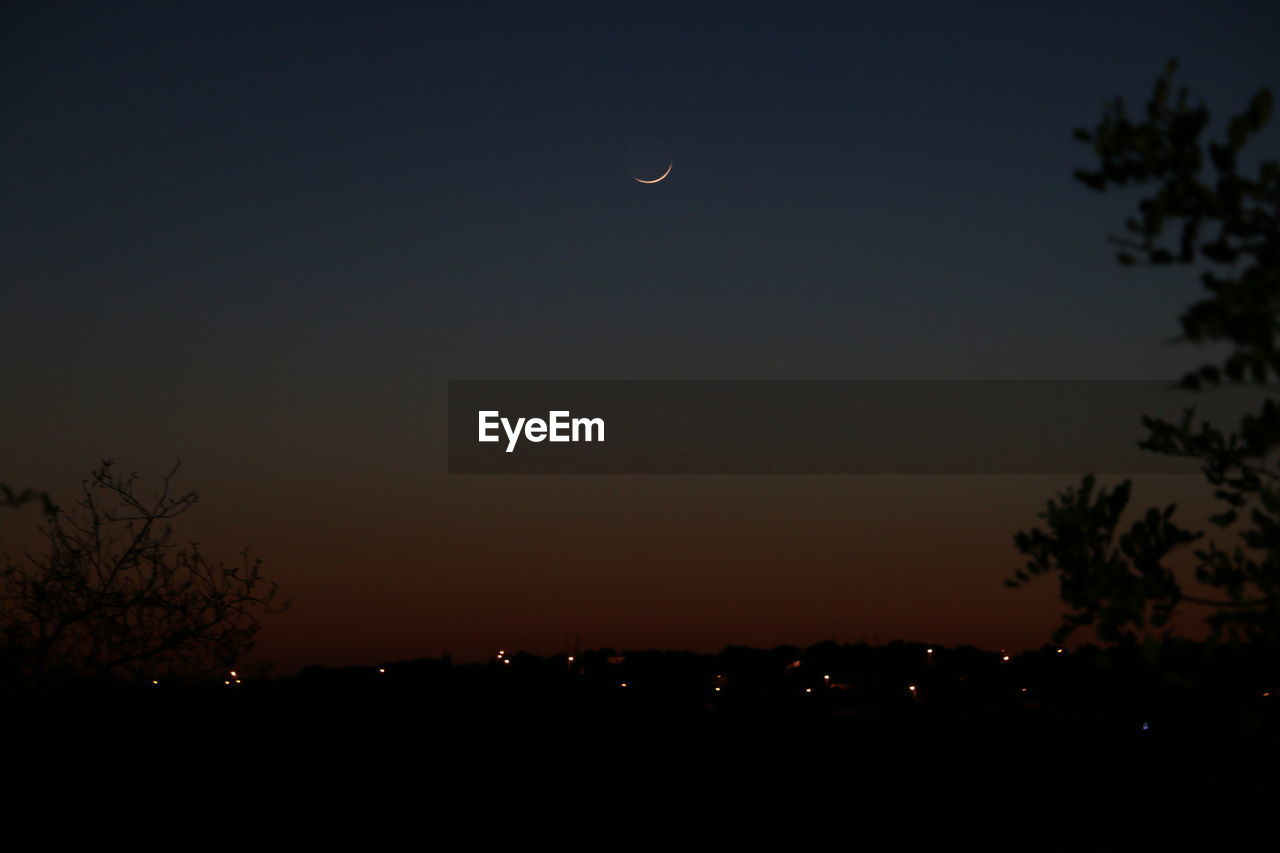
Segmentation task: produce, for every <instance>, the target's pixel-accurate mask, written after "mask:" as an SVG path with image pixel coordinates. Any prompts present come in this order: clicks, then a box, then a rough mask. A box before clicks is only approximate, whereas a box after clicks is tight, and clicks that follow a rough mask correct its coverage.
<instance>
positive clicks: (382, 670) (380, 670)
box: [378, 667, 386, 673]
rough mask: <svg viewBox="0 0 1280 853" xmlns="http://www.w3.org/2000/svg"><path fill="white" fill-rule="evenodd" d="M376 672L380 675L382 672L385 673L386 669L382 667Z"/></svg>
mask: <svg viewBox="0 0 1280 853" xmlns="http://www.w3.org/2000/svg"><path fill="white" fill-rule="evenodd" d="M378 672H380V673H382V672H386V669H384V668H383V667H378Z"/></svg>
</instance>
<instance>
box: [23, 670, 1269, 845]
mask: <svg viewBox="0 0 1280 853" xmlns="http://www.w3.org/2000/svg"><path fill="white" fill-rule="evenodd" d="M847 650H848V647H846V651H847ZM811 653H812V650H810V651H809V652H806V653H805V655H806V663H805V665H804V667H801V668H796V669H794V670H791V671H785V672H783V668H782V667H775V666H772V665H771V662H776V661H777V660H779V659H781V657H785V656H786V654H782V653H778V652H777V650H775V652H770V653H766V652H751V651H749V650H740V653H739V656H738V659H735V658H734V657H733V656H732V655H731V654H730V652H728V651H727V652H725V653H724V654H722V655H720V656H719V657H713V656H690V655H670V654H662V653H650V654H648V655H647V656H646V655H634V654H632V655H628V656H627V660H626V662H625V663H623V664H604V663H603V660H604V658H603V657H600V658H598V659H594V660H592V661H591V662H590V663H589V664H588V667H587V670H588V671H587V672H586V673H585V674H580V673H574V672H570V671H569V670H568V667H567V666H566V665H565V663H564V660H563V658H561V659H558V660H553V659H547V660H541V659H534V658H527V657H517V659H516V660H514V661H513V663H512V664H508V665H506V666H500V665H490V666H487V667H485V666H481V667H453V668H444V667H442V666H436V665H434V664H433V663H432V662H420V663H418V664H402V665H389V666H388V672H387V673H385V674H379V673H377V671H376V669H365V670H356V669H352V670H310V671H306V672H304V673H303V674H302V675H301V676H299V677H295V678H290V679H274V680H268V681H256V682H255V681H251V680H247V681H246V682H245V683H244V684H242V685H241V686H240V687H237V688H232V689H225V688H221V687H217V688H215V687H212V686H207V687H201V686H193V687H186V688H181V687H176V686H165V685H161V687H159V688H142V687H122V688H103V687H94V688H80V689H75V690H72V689H65V688H64V689H60V690H54V691H49V692H46V693H45V694H44V695H42V696H39V697H32V696H31V695H29V694H28V693H22V692H18V691H16V690H15V691H10V692H9V693H6V694H3V700H2V701H3V706H2V714H3V718H4V732H5V734H4V741H3V744H4V745H3V754H2V756H0V758H2V760H3V768H4V773H3V804H4V805H3V808H4V809H5V810H6V811H7V812H8V814H6V815H5V820H4V834H5V835H6V836H7V838H8V840H9V841H11V842H16V843H14V844H13V845H12V846H10V845H5V846H6V848H7V849H13V850H41V849H48V850H54V849H81V848H84V847H86V846H88V845H92V846H95V847H96V846H100V845H102V844H104V843H105V842H106V841H107V840H108V839H109V838H112V837H120V838H122V839H124V840H126V841H129V842H130V843H131V846H142V847H155V848H158V849H175V850H182V849H192V848H195V847H204V846H211V845H217V846H226V845H227V844H232V845H242V844H248V845H250V846H256V845H257V844H258V843H266V844H269V845H271V846H290V847H292V846H298V847H315V846H317V845H324V844H327V843H330V842H334V841H342V842H344V843H346V844H348V845H350V844H351V843H353V842H355V843H358V844H359V845H360V849H364V848H366V847H369V846H374V847H380V846H384V845H383V844H382V842H388V843H396V844H397V845H402V844H405V843H408V844H411V845H413V846H415V847H430V846H439V847H442V848H444V849H456V848H459V847H465V848H467V849H477V850H486V849H523V848H527V847H535V846H538V847H541V846H543V845H544V844H550V845H552V846H553V847H554V848H556V849H581V850H609V849H655V850H656V849H661V850H668V849H677V850H679V849H728V848H738V847H745V848H747V849H767V850H806V849H837V848H848V849H853V848H857V849H914V848H916V847H918V846H921V845H926V844H927V845H931V846H932V845H933V844H937V843H943V844H948V845H957V846H963V847H964V848H966V849H1018V850H1072V851H1075V850H1154V849H1160V848H1161V847H1164V848H1165V849H1197V848H1201V847H1203V848H1205V849H1210V850H1236V849H1241V850H1243V849H1252V850H1257V849H1276V848H1277V844H1280V828H1278V827H1280V821H1277V817H1280V799H1278V798H1277V794H1280V786H1277V784H1276V780H1277V776H1276V769H1277V759H1280V736H1278V733H1280V726H1278V725H1277V723H1280V696H1277V697H1266V696H1263V695H1262V693H1263V692H1264V691H1262V690H1260V689H1258V688H1257V686H1256V685H1245V684H1243V683H1242V681H1241V678H1240V673H1239V672H1238V671H1236V670H1234V669H1232V668H1231V667H1227V668H1226V669H1227V670H1229V672H1227V673H1226V674H1224V676H1223V677H1222V678H1213V677H1205V678H1202V679H1200V680H1197V679H1195V678H1187V677H1184V676H1179V677H1177V678H1173V679H1170V678H1168V677H1166V676H1163V675H1161V676H1158V677H1157V676H1154V675H1152V674H1150V673H1148V674H1147V675H1145V676H1144V675H1141V674H1139V673H1138V672H1137V671H1136V670H1135V669H1134V668H1133V667H1132V666H1127V665H1122V666H1116V665H1114V662H1112V663H1110V664H1106V665H1102V666H1100V665H1099V663H1098V660H1096V659H1095V660H1091V661H1088V662H1081V660H1080V658H1082V657H1083V656H1082V655H1079V654H1077V655H1076V656H1075V657H1076V660H1075V661H1070V662H1069V661H1054V660H1051V659H1050V658H1051V656H1050V655H1049V653H1048V652H1046V653H1045V654H1044V655H1040V656H1028V657H1025V658H1019V659H1017V660H1016V661H1013V662H1011V663H1010V664H1009V665H1007V666H1004V667H1000V666H998V665H993V664H992V663H991V659H990V658H972V659H970V660H968V661H965V660H961V659H960V658H961V656H960V653H958V652H957V653H949V654H950V656H951V660H949V661H948V660H947V659H946V658H945V655H944V656H943V657H944V659H943V660H942V661H940V662H938V665H937V666H932V665H930V666H915V665H914V664H912V663H911V661H912V660H913V659H914V657H916V656H918V654H919V651H918V650H917V649H915V647H906V646H903V647H900V648H899V649H898V651H897V653H896V655H897V659H896V661H895V660H893V659H890V658H893V654H891V653H890V652H889V651H886V650H880V651H867V652H864V656H865V655H880V656H881V657H882V660H881V661H880V663H879V665H869V664H867V662H866V661H863V665H862V666H861V668H859V667H857V666H854V665H852V664H850V663H849V662H848V661H845V664H846V666H845V671H844V672H842V671H841V670H840V669H839V668H838V667H832V669H834V670H835V672H836V675H835V676H834V678H833V679H831V680H827V679H823V678H822V677H821V675H820V672H821V671H822V670H823V669H824V667H821V666H815V665H812V663H811V661H810V658H812V657H814V656H813V655H812V654H811ZM726 655H728V657H726ZM753 656H754V657H753ZM770 656H772V657H770ZM904 660H906V661H907V664H908V665H904V664H903V661H904ZM828 662H830V663H836V664H839V663H840V662H839V661H828ZM726 670H727V673H726ZM906 670H910V671H906ZM709 671H710V672H711V675H710V678H708V672H709ZM851 674H857V675H858V677H857V678H854V677H852V675H851ZM1202 674H1203V673H1202ZM716 676H720V678H719V679H717V678H716ZM904 676H905V677H904ZM624 680H625V681H626V683H627V685H628V686H627V687H625V688H623V687H620V686H619V685H620V684H621V683H622V682H623V681H624ZM1170 681H1172V684H1173V686H1169V682H1170ZM831 683H834V684H836V685H837V686H836V687H832V686H829V685H830V684H831ZM908 683H910V684H916V685H917V692H916V695H917V697H918V698H912V694H911V693H910V691H909V690H907V689H903V685H904V684H908ZM715 684H720V685H722V689H721V690H720V691H719V692H717V691H715V689H714V686H713V685H715ZM1026 685H1030V686H1029V687H1028V688H1027V691H1026V692H1025V693H1024V692H1023V691H1022V688H1023V686H1026ZM806 687H807V688H808V689H812V690H813V691H814V692H812V693H806V692H805V689H806ZM1143 723H1146V729H1145V730H1144V728H1143ZM405 833H407V835H406V834H405ZM406 839H407V841H406ZM68 845H70V846H68Z"/></svg>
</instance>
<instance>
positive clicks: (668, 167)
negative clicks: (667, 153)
mask: <svg viewBox="0 0 1280 853" xmlns="http://www.w3.org/2000/svg"><path fill="white" fill-rule="evenodd" d="M675 164H676V161H674V160H672V161H670V162H668V163H667V171H665V172H663V173H662V174H661V175H659V176H658V177H656V178H654V179H653V180H652V181H646V180H645V179H644V178H637V177H636V176H635V175H632V176H631V177H632V178H633V179H635V180H637V181H639V182H640V183H642V184H656V183H657V182H658V181H660V180H662V179H663V178H665V177H666V176H667V175H670V174H671V167H672V166H674V165H675Z"/></svg>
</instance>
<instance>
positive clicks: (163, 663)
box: [0, 461, 287, 685]
mask: <svg viewBox="0 0 1280 853" xmlns="http://www.w3.org/2000/svg"><path fill="white" fill-rule="evenodd" d="M176 472H177V466H176V465H175V466H174V468H173V470H171V471H170V472H169V473H168V474H167V475H165V477H164V478H163V481H162V485H161V488H160V491H159V494H157V495H156V496H155V497H154V498H151V499H144V498H142V497H139V495H138V492H137V489H136V484H137V477H136V475H133V474H131V475H129V476H127V477H121V476H118V475H117V474H116V473H115V471H114V470H113V467H112V463H111V462H110V461H104V462H103V463H102V464H101V465H100V466H99V467H98V468H97V469H96V470H95V471H94V472H93V473H92V475H91V477H90V478H89V479H88V480H86V481H84V482H83V483H82V484H81V486H82V494H81V497H80V499H79V500H78V501H77V502H76V504H75V506H74V507H73V508H72V509H71V510H70V511H64V510H62V509H60V508H56V507H54V508H53V511H52V513H51V515H50V517H49V520H48V522H47V523H45V524H44V525H42V527H41V532H42V534H43V535H44V539H45V542H46V546H45V547H44V548H43V549H42V550H41V552H40V553H38V554H32V553H27V554H25V555H24V557H23V558H22V559H19V560H15V559H13V558H11V557H9V556H5V557H4V558H3V562H2V563H0V625H2V626H3V629H4V642H5V643H6V645H7V648H6V655H5V657H6V659H7V660H9V661H11V662H12V664H11V665H14V666H16V667H17V669H18V670H19V672H20V675H21V676H22V677H23V678H24V679H25V680H28V681H30V682H31V683H34V684H36V685H40V684H42V683H43V682H45V681H48V680H50V679H54V678H63V677H90V678H135V679H137V678H146V679H162V678H194V677H202V676H208V675H211V674H213V673H215V672H217V671H219V670H221V669H223V668H225V667H228V666H230V665H232V664H234V663H236V661H237V660H238V659H240V658H241V657H242V656H243V655H244V654H245V653H246V652H248V651H249V649H250V648H251V647H252V645H253V639H254V635H255V634H256V633H257V631H258V628H259V622H258V618H257V617H258V616H259V615H261V614H263V613H272V612H278V611H279V610H282V609H283V608H284V607H286V606H287V602H283V603H277V600H276V599H277V589H276V585H275V584H274V583H270V582H268V581H266V580H265V579H264V578H263V575H262V571H261V561H260V560H252V561H251V560H250V559H249V556H248V553H247V552H242V553H241V555H240V559H239V560H238V561H237V562H235V563H231V564H226V563H222V562H214V561H210V560H209V559H207V558H206V557H205V555H204V554H203V553H202V552H201V551H200V549H199V546H198V545H197V544H196V543H194V542H192V543H190V544H188V545H186V546H180V545H178V544H176V543H175V541H174V536H173V528H172V525H171V523H170V522H171V520H172V519H174V518H176V517H177V516H179V515H182V514H183V513H184V512H186V511H187V510H188V509H190V508H191V506H192V505H193V504H194V503H195V502H196V500H197V496H196V493H195V492H185V493H183V494H178V495H173V494H171V481H172V478H173V476H174V474H175V473H176Z"/></svg>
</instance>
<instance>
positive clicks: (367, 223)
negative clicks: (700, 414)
mask: <svg viewBox="0 0 1280 853" xmlns="http://www.w3.org/2000/svg"><path fill="white" fill-rule="evenodd" d="M1118 5H1123V8H1117V6H1118ZM439 6H440V4H404V5H401V4H381V3H371V4H356V3H284V2H271V3H218V4H201V5H199V6H193V5H189V4H167V3H111V4H102V3H87V2H86V3H63V2H43V3H35V2H16V3H8V4H5V5H4V6H3V7H0V99H2V103H3V114H4V117H5V118H4V124H3V127H4V133H3V134H2V135H0V294H2V296H3V302H2V303H0V334H2V335H3V340H4V342H5V349H6V352H7V353H8V355H7V356H6V358H5V359H4V362H3V364H2V365H0V388H2V389H3V407H4V408H3V414H4V417H3V421H2V424H0V481H4V482H11V483H13V484H15V485H18V486H28V485H30V486H38V487H42V488H45V489H48V490H50V491H52V492H54V494H55V496H64V497H65V496H67V495H68V494H70V493H71V490H72V489H73V488H74V484H75V482H76V481H77V480H78V478H79V477H81V476H83V475H84V474H86V473H87V472H88V471H89V470H90V469H91V468H92V467H93V465H94V464H95V463H96V461H97V460H98V459H100V458H102V457H114V458H116V459H117V460H119V461H120V463H121V465H123V466H125V467H128V468H134V469H137V470H139V471H140V472H142V473H144V474H147V475H151V476H153V477H154V476H156V475H158V474H159V473H160V472H161V471H162V470H164V469H165V468H167V467H168V465H170V464H171V463H172V461H173V460H175V459H181V460H182V461H183V464H184V467H183V475H182V480H181V482H182V483H183V484H184V485H187V486H190V487H194V488H196V489H198V490H199V491H200V493H201V498H202V501H201V503H200V505H199V506H198V507H197V509H196V510H195V511H194V513H193V514H192V515H191V516H190V517H189V520H190V522H191V531H190V532H191V535H193V536H198V538H199V539H200V541H201V542H202V543H204V544H205V545H206V547H209V548H211V549H213V548H217V549H219V550H220V551H222V552H223V553H225V554H226V555H227V556H228V557H230V556H231V555H232V554H233V553H234V552H235V550H237V549H238V548H239V547H240V546H242V545H246V544H247V545H250V546H251V547H252V548H253V550H254V551H255V553H258V554H260V555H261V556H263V557H264V558H265V559H266V565H267V568H268V569H269V570H270V571H271V572H272V574H273V576H274V577H276V578H277V579H278V580H279V581H280V582H281V584H282V586H283V587H284V588H285V591H286V592H287V593H288V594H289V595H292V596H293V597H294V598H295V599H296V603H295V605H294V608H293V609H292V610H291V611H290V612H289V613H288V614H286V615H284V616H280V617H275V618H273V619H272V621H271V622H270V623H269V624H268V627H267V628H266V630H265V631H264V632H263V634H262V637H261V642H260V651H259V656H261V657H265V658H270V659H274V660H277V661H280V662H281V663H282V665H284V666H285V667H293V666H297V665H299V664H307V663H313V662H322V663H334V664H339V663H354V662H366V663H373V662H376V661H377V660H382V659H387V658H399V657H415V656H419V655H435V654H438V653H439V651H440V650H441V649H444V648H447V649H449V650H450V651H452V652H453V653H454V655H455V657H457V658H461V659H471V658H478V657H481V656H483V655H485V654H488V653H490V652H492V651H493V650H495V649H496V648H498V647H502V648H507V649H511V648H526V649H529V650H531V651H535V652H540V653H550V652H555V651H559V650H561V649H562V648H563V647H564V645H565V642H566V637H568V638H572V637H574V636H575V635H580V636H581V638H582V642H583V643H584V645H588V646H601V645H613V646H617V647H627V646H631V647H649V646H657V647H678V648H686V647H688V648H697V649H705V650H714V649H717V648H719V647H721V646H723V645H725V644H727V643H750V644H755V645H773V644H776V643H783V642H791V643H797V644H802V643H807V642H812V641H815V640H818V639H823V638H826V637H829V636H833V635H834V636H836V637H837V639H841V640H854V639H858V638H860V637H865V638H868V639H872V638H874V637H877V636H878V637H880V638H881V639H883V640H889V639H892V638H894V637H905V638H910V639H920V640H926V641H933V642H945V643H958V642H973V643H978V644H981V645H986V646H990V647H1010V648H1014V647H1024V646H1032V645H1037V644H1039V643H1040V642H1042V641H1043V640H1044V639H1045V638H1046V637H1047V635H1048V633H1049V631H1050V630H1051V629H1052V628H1053V627H1054V625H1055V623H1056V607H1055V600H1054V589H1053V587H1052V585H1051V583H1050V582H1048V581H1045V582H1043V585H1042V586H1041V587H1040V588H1038V589H1032V590H1027V591H1019V592H1014V591H1009V590H1005V589H1003V588H1002V587H1001V585H1000V582H1001V580H1002V579H1003V578H1004V577H1006V576H1007V575H1008V574H1009V572H1010V571H1011V570H1012V569H1013V568H1014V567H1015V566H1016V565H1018V563H1019V560H1018V556H1017V554H1016V553H1015V552H1014V550H1013V548H1012V545H1011V541H1010V540H1011V536H1012V534H1013V532H1014V531H1015V530H1017V529H1019V528H1021V527H1025V526H1027V525H1028V524H1030V523H1031V522H1032V521H1033V519H1034V514H1035V512H1036V511H1037V510H1038V509H1039V508H1040V507H1041V506H1042V505H1043V501H1044V499H1045V498H1047V497H1048V496H1049V495H1050V494H1051V493H1052V492H1053V491H1054V490H1056V489H1057V488H1058V487H1060V486H1062V485H1065V483H1064V482H1063V480H1062V478H1061V477H525V478H520V477H449V476H448V475H446V474H445V473H444V472H445V446H444V420H443V414H444V395H445V382H446V380H448V379H489V378H491V379H515V378H530V379H593V378H616V379H631V378H635V379H653V378H673V379H682V378H706V379H720V378H724V379H765V378H794V379H817V378H851V379H893V378H929V379H937V378H982V379H993V378H1071V379H1077V378H1079V379H1093V378H1097V379H1107V378H1125V379H1130V378H1165V377H1171V376H1175V375H1177V374H1178V373H1180V372H1181V371H1182V370H1183V369H1185V368H1188V367H1191V366H1194V365H1196V364H1198V363H1199V362H1200V361H1201V360H1202V359H1203V356H1204V353H1197V352H1196V351H1194V350H1191V349H1187V348H1171V347H1169V346H1167V345H1165V344H1164V343H1163V342H1165V341H1167V340H1168V339H1169V338H1170V337H1172V336H1173V335H1174V334H1175V333H1176V331H1177V323H1176V317H1177V315H1178V313H1179V311H1180V309H1181V308H1182V306H1184V305H1185V304H1186V303H1187V302H1188V301H1190V300H1191V299H1192V298H1194V297H1195V295H1196V293H1197V287H1198V285H1197V284H1196V281H1195V278H1194V275H1192V274H1190V273H1188V272H1184V271H1168V270H1164V271H1160V272H1158V273H1151V272H1146V271H1134V270H1123V269H1120V268H1118V267H1116V266H1115V264H1114V261H1113V260H1112V254H1111V251H1110V249H1109V248H1108V246H1107V245H1106V243H1105V237H1106V235H1107V234H1109V233H1115V232H1116V231H1118V229H1119V225H1120V222H1121V220H1122V219H1123V217H1124V216H1125V215H1127V213H1128V212H1129V210H1130V208H1131V207H1132V205H1133V203H1134V197H1133V196H1125V195H1109V196H1101V195H1098V194H1096V193H1091V192H1089V191H1087V190H1085V189H1084V188H1082V187H1080V186H1079V185H1078V184H1076V183H1075V182H1074V181H1072V180H1071V177H1070V175H1071V172H1072V170H1073V169H1074V168H1076V167H1079V166H1085V165H1090V159H1089V152H1088V151H1087V149H1086V148H1085V147H1084V146H1081V145H1080V144H1078V143H1076V142H1074V141H1072V140H1071V138H1070V132H1071V130H1072V129H1073V128H1075V127H1078V126H1082V125H1091V124H1092V123H1093V122H1094V121H1096V119H1097V118H1098V116H1099V113H1100V105H1101V103H1102V101H1103V100H1104V99H1105V98H1109V97H1112V96H1114V95H1116V94H1124V95H1126V97H1127V98H1129V100H1130V101H1131V102H1132V103H1135V104H1136V103H1141V102H1142V101H1143V100H1145V97H1146V96H1147V94H1148V92H1149V91H1150V86H1151V84H1152V82H1153V80H1154V79H1155V77H1156V76H1157V75H1158V73H1159V72H1160V70H1161V69H1162V67H1163V64H1164V61H1165V60H1166V59H1167V58H1168V57H1170V56H1177V57H1178V58H1179V59H1180V61H1181V67H1182V70H1181V72H1180V79H1181V81H1182V82H1184V83H1186V84H1187V85H1189V86H1190V87H1191V89H1192V93H1193V95H1194V96H1197V97H1202V98H1203V99H1204V100H1205V101H1206V102H1207V103H1208V104H1209V105H1210V107H1211V108H1212V109H1213V115H1214V119H1215V123H1214V127H1215V128H1216V127H1217V126H1218V125H1219V124H1220V123H1221V122H1222V120H1223V119H1224V118H1225V117H1226V116H1227V115H1228V114H1229V113H1230V112H1232V111H1234V110H1236V109H1238V108H1239V107H1241V106H1243V105H1244V104H1245V103H1246V102H1247V99H1248V97H1249V96H1250V95H1251V94H1252V93H1253V91H1255V90H1256V89H1257V88H1258V87H1259V86H1261V85H1264V84H1266V85H1271V86H1272V88H1273V89H1275V88H1276V86H1277V83H1280V79H1277V78H1280V74H1277V71H1280V62H1278V61H1277V59H1276V52H1275V34H1276V33H1277V32H1280V7H1277V6H1276V5H1275V4H1274V3H1256V4H1247V3H1231V4H1223V5H1219V6H1217V7H1213V8H1211V7H1210V6H1208V5H1207V4H1203V3H1167V2H1165V3H1132V4H1114V3H1098V4H1082V3H1052V4H991V5H987V4H975V3H969V4H957V3H916V4H911V3H903V4H893V7H892V8H889V7H888V6H887V5H885V4H824V5H818V4H808V5H806V6H805V7H804V8H803V9H799V10H797V9H796V8H794V7H793V4H760V5H754V4H741V3H735V4H724V5H722V6H716V7H712V6H710V5H709V4H691V3H682V4H672V5H664V4H657V3H647V4H634V5H633V4H625V5H624V4H602V3H593V4H582V5H570V4H555V5H551V6H545V5H542V4H466V8H465V9H459V10H444V9H442V8H439ZM641 137H659V138H661V139H664V140H665V141H666V142H667V144H668V145H669V146H670V148H671V150H672V152H673V156H674V160H675V166H674V169H673V172H672V174H671V176H670V178H668V179H667V180H666V181H664V182H662V183H661V184H657V185H653V186H643V185H640V184H637V183H636V182H634V181H632V180H630V178H629V177H628V175H627V173H626V151H627V147H628V145H629V144H631V143H632V142H633V141H634V140H636V139H638V138H641ZM1278 138H1280V133H1278V132H1277V131H1276V129H1275V127H1274V126H1273V127H1272V128H1270V129H1269V130H1268V132H1267V133H1266V134H1265V135H1264V136H1263V137H1262V138H1261V139H1260V140H1259V141H1258V149H1260V150H1262V151H1264V152H1270V153H1272V154H1274V152H1275V150H1276V148H1277V139H1278ZM1134 431H1135V438H1136V437H1138V431H1137V429H1136V427H1135V430H1134ZM1196 486H1197V483H1196V481H1195V480H1194V479H1190V480H1188V479H1186V478H1171V477H1164V478H1155V479H1153V480H1152V481H1151V482H1149V483H1140V484H1139V489H1138V496H1139V498H1142V497H1145V496H1151V497H1166V496H1169V497H1172V496H1175V495H1178V494H1190V493H1192V492H1195V491H1197V489H1196ZM25 520H27V519H26V517H25V516H22V517H20V516H18V515H14V516H12V517H10V518H6V519H4V525H5V530H4V532H5V534H6V535H8V536H20V535H21V534H20V532H19V531H17V530H16V528H17V527H19V526H20V522H22V521H25Z"/></svg>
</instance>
